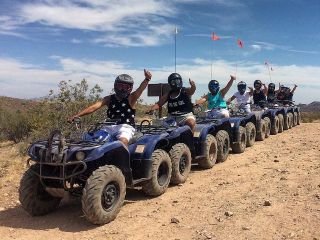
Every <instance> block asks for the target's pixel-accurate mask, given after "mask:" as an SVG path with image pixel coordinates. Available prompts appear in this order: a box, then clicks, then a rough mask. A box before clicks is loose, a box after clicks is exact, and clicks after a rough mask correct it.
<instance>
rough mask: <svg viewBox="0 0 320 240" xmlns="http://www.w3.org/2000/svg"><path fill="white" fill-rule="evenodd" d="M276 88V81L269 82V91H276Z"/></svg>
mask: <svg viewBox="0 0 320 240" xmlns="http://www.w3.org/2000/svg"><path fill="white" fill-rule="evenodd" d="M274 90H276V85H275V84H274V83H269V85H268V92H274Z"/></svg>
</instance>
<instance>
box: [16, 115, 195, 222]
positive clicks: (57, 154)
mask: <svg viewBox="0 0 320 240" xmlns="http://www.w3.org/2000/svg"><path fill="white" fill-rule="evenodd" d="M113 124H115V123H114V122H112V121H111V122H107V121H106V122H102V123H98V124H97V125H95V126H94V127H93V128H92V129H91V130H89V131H88V132H86V133H85V134H84V136H83V137H82V139H77V140H72V139H67V138H65V137H64V136H63V135H62V133H61V132H60V131H58V130H56V131H53V132H52V133H51V134H50V136H49V138H48V140H44V141H37V142H35V143H33V144H32V145H31V146H30V148H29V150H28V154H29V156H30V159H29V162H30V163H32V164H31V165H30V167H29V169H28V170H27V171H26V172H25V174H24V175H23V177H22V179H21V182H20V188H19V200H20V202H21V205H22V207H23V208H24V209H25V210H26V211H27V212H28V213H29V214H30V215H33V216H38V215H45V214H47V213H50V212H52V211H53V210H54V209H56V208H57V207H58V206H59V204H60V202H61V199H62V196H63V193H65V192H68V193H70V194H72V195H76V196H81V203H82V210H83V213H84V215H85V216H86V218H87V219H88V220H89V221H90V222H92V223H94V224H104V223H108V222H110V221H112V220H114V219H115V218H116V216H117V214H118V213H119V211H120V208H121V206H122V205H123V202H124V199H125V195H126V188H133V187H136V186H141V187H142V190H143V191H144V192H145V193H146V194H147V195H151V196H158V195H161V194H163V193H164V192H165V191H166V189H167V187H168V185H169V183H170V179H171V172H172V163H171V159H170V156H169V154H168V153H167V151H166V150H165V149H167V148H168V136H169V133H167V132H164V131H162V132H161V133H158V134H149V133H145V132H144V131H143V127H141V131H137V133H136V134H135V136H134V137H133V138H132V139H131V140H130V142H129V147H126V146H125V145H124V144H123V143H122V142H120V141H117V140H115V136H112V134H110V133H109V132H108V129H107V128H104V126H107V125H113ZM186 138H187V137H186ZM191 138H192V135H191Z"/></svg>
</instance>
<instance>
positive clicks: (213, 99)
mask: <svg viewBox="0 0 320 240" xmlns="http://www.w3.org/2000/svg"><path fill="white" fill-rule="evenodd" d="M207 97H208V109H209V110H212V109H213V108H227V103H226V101H225V100H223V98H222V96H221V93H220V92H218V93H217V94H216V95H214V96H213V95H212V94H211V93H210V92H209V93H208V95H207Z"/></svg>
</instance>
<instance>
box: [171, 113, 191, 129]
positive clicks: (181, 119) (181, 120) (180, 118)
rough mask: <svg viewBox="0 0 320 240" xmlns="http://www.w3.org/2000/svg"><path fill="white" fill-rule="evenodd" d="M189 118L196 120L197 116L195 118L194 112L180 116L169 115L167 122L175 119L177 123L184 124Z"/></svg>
mask: <svg viewBox="0 0 320 240" xmlns="http://www.w3.org/2000/svg"><path fill="white" fill-rule="evenodd" d="M189 119H192V120H194V121H196V118H195V116H194V115H193V113H192V112H190V113H186V114H182V115H180V116H174V115H169V116H168V118H167V122H170V121H173V120H174V121H175V123H176V125H178V126H183V125H185V123H186V121H187V120H189Z"/></svg>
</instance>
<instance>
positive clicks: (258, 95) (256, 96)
mask: <svg viewBox="0 0 320 240" xmlns="http://www.w3.org/2000/svg"><path fill="white" fill-rule="evenodd" d="M264 101H266V96H265V95H264V92H263V91H261V90H260V91H259V92H257V91H256V90H254V91H253V102H254V104H257V105H259V106H260V105H261V104H264V103H263V102H264Z"/></svg>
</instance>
